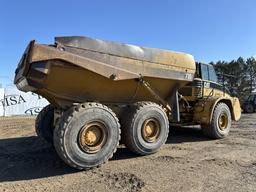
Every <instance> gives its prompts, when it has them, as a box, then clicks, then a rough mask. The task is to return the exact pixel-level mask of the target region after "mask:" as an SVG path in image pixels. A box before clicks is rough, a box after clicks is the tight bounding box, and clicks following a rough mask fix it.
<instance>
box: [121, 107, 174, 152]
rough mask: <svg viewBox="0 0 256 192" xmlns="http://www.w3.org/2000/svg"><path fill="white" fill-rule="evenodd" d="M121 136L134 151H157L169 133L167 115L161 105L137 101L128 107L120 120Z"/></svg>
mask: <svg viewBox="0 0 256 192" xmlns="http://www.w3.org/2000/svg"><path fill="white" fill-rule="evenodd" d="M122 132H123V135H122V138H123V140H124V142H125V145H126V147H128V148H129V149H130V150H131V151H133V152H134V153H137V154H139V155H149V154H152V153H155V152H157V151H158V150H159V149H160V147H161V146H162V145H163V144H164V143H165V142H166V140H167V137H168V133H169V121H168V117H167V115H166V113H165V111H164V110H163V108H162V107H161V106H159V105H158V104H156V103H152V102H138V103H136V104H134V105H133V106H130V108H129V109H128V114H127V116H126V117H124V119H123V120H122Z"/></svg>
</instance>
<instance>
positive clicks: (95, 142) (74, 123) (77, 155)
mask: <svg viewBox="0 0 256 192" xmlns="http://www.w3.org/2000/svg"><path fill="white" fill-rule="evenodd" d="M119 140H120V124H119V122H118V119H117V117H116V115H115V114H114V112H113V111H112V110H111V109H109V108H108V107H106V106H104V105H101V104H98V103H85V104H80V105H78V106H75V107H72V108H71V109H69V110H68V111H66V112H65V113H64V115H63V116H62V117H61V119H60V120H59V121H58V124H57V126H56V128H55V131H54V146H55V149H56V151H57V153H58V155H59V156H60V158H61V159H62V160H63V161H64V162H65V163H66V164H68V165H69V166H71V167H74V168H76V169H89V168H93V167H97V166H100V165H101V164H103V163H105V162H106V161H107V160H108V159H109V158H111V157H112V155H113V153H114V152H115V151H116V149H117V146H118V144H119Z"/></svg>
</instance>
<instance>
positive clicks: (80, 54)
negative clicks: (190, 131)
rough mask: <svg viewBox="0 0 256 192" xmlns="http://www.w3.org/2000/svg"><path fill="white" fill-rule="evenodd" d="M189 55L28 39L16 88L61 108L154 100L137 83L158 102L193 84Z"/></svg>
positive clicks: (73, 40) (90, 41)
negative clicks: (150, 90) (148, 87)
mask: <svg viewBox="0 0 256 192" xmlns="http://www.w3.org/2000/svg"><path fill="white" fill-rule="evenodd" d="M194 73H195V61H194V59H193V57H192V56H191V55H189V54H184V53H179V52H173V51H167V50H160V49H153V48H144V47H139V46H134V45H128V44H122V43H115V42H110V41H103V40H97V39H91V38H88V37H56V38H55V44H54V45H44V44H37V43H36V42H35V41H31V42H30V44H29V46H28V47H27V49H26V51H25V53H24V55H23V57H22V59H21V61H20V63H19V65H18V68H17V70H16V77H15V84H16V85H17V87H18V88H19V89H20V90H23V91H34V92H36V93H38V94H41V95H42V96H44V97H46V98H47V99H48V100H49V101H50V102H52V103H54V104H56V105H58V106H59V105H61V103H63V101H64V100H65V102H68V103H69V104H71V103H74V102H85V101H88V100H90V101H92V100H97V101H101V102H111V103H112V102H116V103H127V102H130V101H131V100H132V101H139V100H154V98H153V97H152V95H150V94H148V92H147V91H146V90H144V89H145V88H141V86H140V85H139V84H138V82H139V81H138V80H140V79H144V80H146V81H147V82H148V83H149V84H150V85H151V87H152V88H153V89H154V90H155V92H156V93H158V94H159V96H161V97H162V98H166V97H167V96H168V95H169V94H170V93H171V92H172V90H173V89H174V88H175V89H177V88H178V87H180V86H183V85H185V84H186V83H188V82H190V81H192V80H193V77H194Z"/></svg>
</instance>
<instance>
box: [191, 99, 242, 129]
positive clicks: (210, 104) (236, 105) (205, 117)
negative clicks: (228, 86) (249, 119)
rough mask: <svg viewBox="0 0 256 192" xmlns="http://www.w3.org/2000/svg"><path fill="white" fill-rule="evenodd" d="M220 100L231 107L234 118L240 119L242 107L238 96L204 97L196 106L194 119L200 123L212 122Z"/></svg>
mask: <svg viewBox="0 0 256 192" xmlns="http://www.w3.org/2000/svg"><path fill="white" fill-rule="evenodd" d="M220 102H223V103H225V104H227V106H228V107H229V109H230V113H231V117H232V120H235V121H238V120H239V119H240V117H241V107H240V102H239V100H238V98H236V97H233V98H232V97H229V96H223V97H211V98H208V99H203V100H201V101H200V102H198V103H197V105H196V106H195V115H194V121H195V122H199V123H200V124H210V123H211V120H212V116H213V112H214V109H215V107H216V105H217V104H218V103H220Z"/></svg>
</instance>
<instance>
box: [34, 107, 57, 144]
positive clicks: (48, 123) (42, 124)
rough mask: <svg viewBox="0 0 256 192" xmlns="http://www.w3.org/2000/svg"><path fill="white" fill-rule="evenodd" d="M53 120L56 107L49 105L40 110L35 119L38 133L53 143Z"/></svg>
mask: <svg viewBox="0 0 256 192" xmlns="http://www.w3.org/2000/svg"><path fill="white" fill-rule="evenodd" d="M53 120H54V107H53V106H52V105H47V106H46V107H44V108H43V109H42V110H41V111H40V112H39V114H38V115H37V117H36V121H35V131H36V134H37V135H38V136H39V137H41V138H43V139H44V140H45V141H47V142H48V143H51V144H52V143H53V130H54V126H53Z"/></svg>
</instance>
